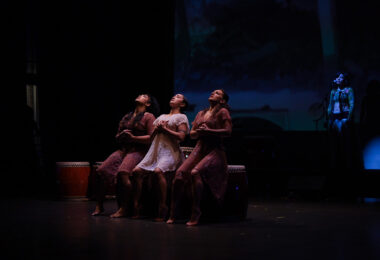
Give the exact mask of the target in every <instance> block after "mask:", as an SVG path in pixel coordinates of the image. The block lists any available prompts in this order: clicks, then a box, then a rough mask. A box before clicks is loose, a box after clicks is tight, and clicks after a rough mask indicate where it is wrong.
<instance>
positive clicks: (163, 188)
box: [154, 168, 168, 222]
mask: <svg viewBox="0 0 380 260" xmlns="http://www.w3.org/2000/svg"><path fill="white" fill-rule="evenodd" d="M154 173H155V174H156V176H157V179H158V186H159V193H160V194H159V199H160V200H159V206H158V216H157V218H156V219H155V221H158V222H162V221H164V220H165V218H166V215H167V213H168V206H167V205H166V196H167V189H168V185H167V182H166V178H165V175H164V173H163V172H162V171H161V169H160V168H156V169H154Z"/></svg>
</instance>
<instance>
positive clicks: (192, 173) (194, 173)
mask: <svg viewBox="0 0 380 260" xmlns="http://www.w3.org/2000/svg"><path fill="white" fill-rule="evenodd" d="M191 176H193V177H197V176H199V170H197V169H192V170H191Z"/></svg>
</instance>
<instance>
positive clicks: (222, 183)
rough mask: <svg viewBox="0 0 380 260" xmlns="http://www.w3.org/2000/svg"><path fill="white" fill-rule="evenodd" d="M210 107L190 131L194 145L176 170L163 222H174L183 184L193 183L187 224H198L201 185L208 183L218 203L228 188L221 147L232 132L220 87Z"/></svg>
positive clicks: (210, 99) (210, 101)
mask: <svg viewBox="0 0 380 260" xmlns="http://www.w3.org/2000/svg"><path fill="white" fill-rule="evenodd" d="M208 101H209V103H210V107H209V108H207V109H205V110H202V111H200V112H199V113H198V114H197V116H196V118H195V120H194V122H193V127H192V129H191V131H190V137H191V138H192V139H198V141H197V144H196V146H195V148H194V150H193V151H192V153H191V154H190V155H189V157H188V158H187V159H186V160H185V162H184V163H183V164H182V165H181V166H180V167H179V169H178V170H177V171H176V176H175V178H174V180H173V186H172V191H173V192H172V195H173V196H172V200H171V210H170V218H169V220H168V221H167V222H166V223H168V224H172V223H174V220H175V209H176V208H177V204H178V202H179V200H180V197H181V196H182V194H183V193H184V185H185V184H187V183H191V185H192V199H193V206H192V214H191V219H190V221H188V222H187V223H186V225H188V226H193V225H197V224H198V222H199V217H200V216H201V210H200V201H201V196H202V191H203V187H204V185H205V184H206V185H208V186H209V188H210V190H211V192H212V194H213V195H214V197H215V198H216V200H217V201H218V202H222V200H223V198H224V194H225V192H226V189H227V179H228V175H227V160H226V154H225V152H224V150H223V145H222V140H223V137H225V136H229V135H230V134H231V131H232V122H231V117H230V113H229V109H228V108H229V107H228V105H227V102H228V95H227V94H226V92H225V91H224V90H222V89H217V90H214V91H213V92H212V93H211V95H210V97H209V98H208Z"/></svg>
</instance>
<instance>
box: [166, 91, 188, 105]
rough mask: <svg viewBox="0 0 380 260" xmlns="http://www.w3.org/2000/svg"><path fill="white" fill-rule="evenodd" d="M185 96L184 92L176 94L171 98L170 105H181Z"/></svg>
mask: <svg viewBox="0 0 380 260" xmlns="http://www.w3.org/2000/svg"><path fill="white" fill-rule="evenodd" d="M184 99H185V97H184V96H183V95H182V94H176V95H174V96H173V97H172V98H171V99H170V102H169V104H170V107H180V106H181V104H183V100H184Z"/></svg>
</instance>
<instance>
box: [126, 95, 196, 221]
mask: <svg viewBox="0 0 380 260" xmlns="http://www.w3.org/2000/svg"><path fill="white" fill-rule="evenodd" d="M187 104H188V103H187V100H186V98H185V97H184V96H183V95H182V94H177V95H175V96H173V97H172V99H171V100H170V107H171V110H170V113H169V114H163V115H161V116H159V117H158V118H157V119H156V120H155V121H154V123H153V124H154V126H155V129H154V132H153V134H152V138H154V139H153V142H152V144H151V146H150V148H149V151H148V152H147V154H146V155H145V157H144V159H143V160H142V161H141V162H140V163H139V164H138V165H137V166H136V168H135V169H134V170H133V173H134V177H135V180H136V184H137V185H136V193H135V199H134V207H135V216H134V217H135V218H138V217H139V214H140V212H139V209H140V197H141V190H142V175H143V174H144V173H148V172H154V173H155V174H157V177H158V184H159V192H160V195H159V212H158V217H157V218H156V221H164V219H165V217H166V215H167V211H168V207H167V205H166V193H167V183H166V179H165V176H164V174H165V173H166V172H173V171H175V170H176V169H177V168H178V167H179V166H180V165H181V163H182V162H183V160H184V157H183V154H182V152H181V150H180V147H179V143H180V142H182V141H183V140H184V139H185V137H186V134H187V133H188V131H189V122H188V119H187V117H186V115H184V114H182V113H181V112H182V111H183V110H184V109H186V107H187Z"/></svg>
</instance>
